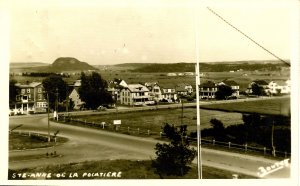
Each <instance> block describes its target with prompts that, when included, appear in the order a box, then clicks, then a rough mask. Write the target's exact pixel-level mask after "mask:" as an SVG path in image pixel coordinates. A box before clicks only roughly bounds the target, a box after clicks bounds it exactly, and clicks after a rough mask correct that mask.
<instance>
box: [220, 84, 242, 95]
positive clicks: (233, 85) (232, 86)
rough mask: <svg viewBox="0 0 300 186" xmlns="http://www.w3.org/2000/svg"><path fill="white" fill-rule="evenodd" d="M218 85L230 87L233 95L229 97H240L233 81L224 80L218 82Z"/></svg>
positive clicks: (237, 86)
mask: <svg viewBox="0 0 300 186" xmlns="http://www.w3.org/2000/svg"><path fill="white" fill-rule="evenodd" d="M219 85H226V86H229V87H231V89H232V90H233V93H232V95H231V96H235V97H237V98H238V97H239V96H240V86H239V84H238V83H237V82H235V81H233V80H224V81H222V82H220V83H219Z"/></svg>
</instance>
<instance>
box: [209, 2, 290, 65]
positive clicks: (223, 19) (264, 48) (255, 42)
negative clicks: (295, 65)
mask: <svg viewBox="0 0 300 186" xmlns="http://www.w3.org/2000/svg"><path fill="white" fill-rule="evenodd" d="M206 8H207V9H208V10H209V11H210V12H211V13H213V14H214V15H215V16H217V17H218V18H220V19H221V20H222V21H224V22H225V23H226V24H228V25H229V26H231V27H232V28H234V29H235V30H236V31H238V32H239V33H241V34H242V35H243V36H245V37H246V38H248V39H249V40H250V41H252V42H253V43H254V44H256V45H257V46H259V47H260V48H262V49H263V50H264V51H266V52H268V53H269V54H271V55H272V56H274V57H275V58H277V59H278V60H280V61H281V62H283V63H285V64H286V65H288V66H291V64H290V63H289V62H287V61H285V60H283V59H282V58H280V57H279V56H277V55H276V54H274V53H273V52H271V51H270V50H268V49H267V48H266V47H264V46H262V45H261V44H259V43H258V42H257V41H255V40H254V39H252V37H250V36H248V35H247V34H246V33H244V32H243V31H241V30H240V29H238V28H237V27H236V26H234V25H233V24H231V23H230V22H229V21H227V20H226V19H225V18H223V17H222V16H221V15H220V14H218V13H217V12H216V11H214V10H212V9H211V8H210V7H206Z"/></svg>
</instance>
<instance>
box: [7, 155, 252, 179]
mask: <svg viewBox="0 0 300 186" xmlns="http://www.w3.org/2000/svg"><path fill="white" fill-rule="evenodd" d="M202 171H203V178H204V179H231V178H232V175H233V174H236V173H234V172H230V171H225V170H220V169H216V168H211V167H207V166H203V168H202ZM20 172H22V173H27V179H45V178H43V177H41V178H34V177H30V175H31V174H30V173H33V174H35V173H41V172H43V173H51V176H50V178H48V179H197V167H196V166H195V165H192V166H191V170H190V171H189V172H188V174H186V175H184V176H162V177H160V176H159V175H158V174H157V173H156V172H155V169H154V168H152V166H151V161H146V160H145V161H132V160H106V161H90V162H82V163H71V164H63V165H56V166H48V167H37V168H31V169H22V170H9V172H8V179H9V180H14V179H16V180H20V179H22V178H19V177H18V176H16V175H17V173H20ZM108 172H110V176H109V177H108V176H107V175H108V174H107V173H108ZM76 173H77V176H76V175H75V174H76ZM88 173H90V174H88ZM92 173H94V174H92ZM96 173H98V174H96ZM101 173H102V174H101ZM104 173H105V176H103V175H104ZM113 173H116V174H113ZM58 175H59V176H58ZM63 175H64V176H63ZM92 175H94V176H92ZM97 175H98V176H97ZM100 175H102V176H100ZM115 175H116V176H115ZM239 178H242V179H251V178H254V177H251V176H247V175H241V174H239Z"/></svg>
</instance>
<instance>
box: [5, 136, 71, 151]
mask: <svg viewBox="0 0 300 186" xmlns="http://www.w3.org/2000/svg"><path fill="white" fill-rule="evenodd" d="M66 141H67V139H66V138H62V137H59V138H57V143H54V142H53V141H51V142H49V143H48V142H47V137H46V136H44V137H42V136H39V137H38V136H33V135H31V136H28V135H24V134H19V133H11V134H10V135H9V150H25V149H35V148H46V147H52V146H54V145H60V144H62V143H65V142H66Z"/></svg>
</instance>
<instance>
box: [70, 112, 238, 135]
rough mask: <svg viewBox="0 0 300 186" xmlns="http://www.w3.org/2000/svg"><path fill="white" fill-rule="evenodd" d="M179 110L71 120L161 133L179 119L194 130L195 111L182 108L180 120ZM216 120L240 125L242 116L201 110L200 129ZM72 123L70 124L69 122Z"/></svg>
mask: <svg viewBox="0 0 300 186" xmlns="http://www.w3.org/2000/svg"><path fill="white" fill-rule="evenodd" d="M181 113H182V110H181V109H160V110H147V111H139V112H127V113H118V114H117V113H111V114H99V115H86V116H77V117H75V118H73V119H80V120H83V121H84V120H86V121H87V122H95V123H101V122H106V123H107V124H112V122H113V120H115V119H120V120H121V121H122V124H121V126H122V127H124V128H127V127H130V129H133V130H137V128H140V130H144V131H147V130H150V131H151V132H156V133H159V132H161V127H162V125H163V124H164V123H169V124H174V125H180V124H181V119H182V121H183V124H187V125H188V130H189V131H195V130H196V109H195V108H184V110H183V118H181ZM213 118H216V119H219V120H221V121H222V122H223V123H224V125H225V126H228V125H233V124H239V123H242V115H241V114H240V113H227V112H221V111H212V110H201V128H202V129H203V128H209V127H210V120H211V119H213ZM71 123H72V122H71Z"/></svg>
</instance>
